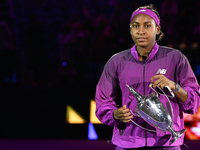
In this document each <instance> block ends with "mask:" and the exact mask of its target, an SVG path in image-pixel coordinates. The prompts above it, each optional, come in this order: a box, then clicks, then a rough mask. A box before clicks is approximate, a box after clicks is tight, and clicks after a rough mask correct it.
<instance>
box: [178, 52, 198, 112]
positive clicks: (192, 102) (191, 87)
mask: <svg viewBox="0 0 200 150" xmlns="http://www.w3.org/2000/svg"><path fill="white" fill-rule="evenodd" d="M178 70H179V71H178V77H179V79H178V82H179V84H180V86H181V87H182V88H184V89H185V90H186V91H187V93H188V99H187V101H186V102H185V103H181V102H179V104H180V106H181V108H182V109H183V111H184V112H185V113H189V114H194V113H196V112H197V110H198V108H199V106H200V93H199V90H200V88H199V84H198V81H197V79H196V77H195V75H194V72H193V70H192V68H191V66H190V64H189V62H188V59H187V58H186V57H185V56H184V55H182V56H181V59H180V62H179V65H178Z"/></svg>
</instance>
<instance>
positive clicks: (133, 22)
mask: <svg viewBox="0 0 200 150" xmlns="http://www.w3.org/2000/svg"><path fill="white" fill-rule="evenodd" d="M134 23H136V24H139V22H136V21H134V22H132V23H131V24H134ZM147 23H152V22H150V21H146V22H144V23H143V24H147Z"/></svg>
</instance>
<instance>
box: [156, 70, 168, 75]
mask: <svg viewBox="0 0 200 150" xmlns="http://www.w3.org/2000/svg"><path fill="white" fill-rule="evenodd" d="M166 72H167V70H166V69H158V71H157V72H156V74H166Z"/></svg>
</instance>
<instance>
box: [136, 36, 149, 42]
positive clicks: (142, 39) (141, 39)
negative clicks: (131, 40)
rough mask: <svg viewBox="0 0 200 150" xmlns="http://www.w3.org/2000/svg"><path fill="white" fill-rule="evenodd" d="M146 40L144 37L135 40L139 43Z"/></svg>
mask: <svg viewBox="0 0 200 150" xmlns="http://www.w3.org/2000/svg"><path fill="white" fill-rule="evenodd" d="M146 39H147V38H145V37H139V38H137V40H138V41H139V42H143V41H145V40H146Z"/></svg>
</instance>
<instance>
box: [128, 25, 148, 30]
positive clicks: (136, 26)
mask: <svg viewBox="0 0 200 150" xmlns="http://www.w3.org/2000/svg"><path fill="white" fill-rule="evenodd" d="M151 26H152V25H151V24H145V25H144V28H147V29H148V28H151ZM130 27H132V28H134V29H137V28H139V27H140V25H138V24H131V26H130Z"/></svg>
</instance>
